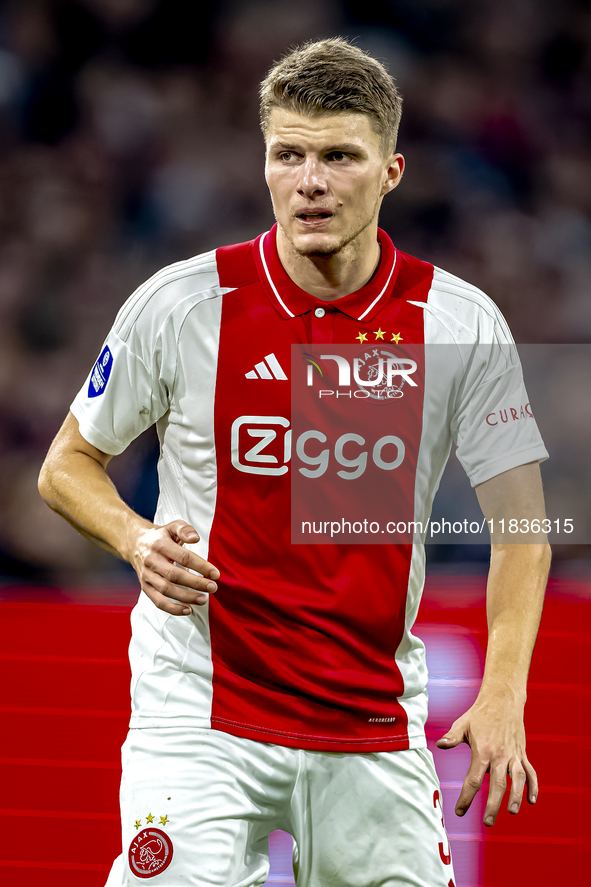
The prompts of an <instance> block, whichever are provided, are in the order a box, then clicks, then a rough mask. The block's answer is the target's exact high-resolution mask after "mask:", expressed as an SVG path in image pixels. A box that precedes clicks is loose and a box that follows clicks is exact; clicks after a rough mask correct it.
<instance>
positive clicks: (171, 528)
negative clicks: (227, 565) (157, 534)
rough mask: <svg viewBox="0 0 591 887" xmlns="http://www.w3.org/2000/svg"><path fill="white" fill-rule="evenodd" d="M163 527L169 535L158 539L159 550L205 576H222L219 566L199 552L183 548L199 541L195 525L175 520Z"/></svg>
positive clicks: (216, 577)
mask: <svg viewBox="0 0 591 887" xmlns="http://www.w3.org/2000/svg"><path fill="white" fill-rule="evenodd" d="M161 529H163V530H166V533H167V535H165V536H163V537H162V538H161V539H160V540H157V541H156V543H155V545H156V548H157V550H161V551H162V553H163V554H164V555H165V556H166V557H168V558H170V560H173V561H176V562H177V563H179V564H181V565H182V566H184V567H186V568H187V569H188V570H195V571H197V572H198V573H201V574H202V575H204V576H208V577H209V578H210V579H214V580H215V579H219V578H220V571H219V570H218V569H217V567H215V566H214V565H213V564H210V563H209V561H206V560H204V559H203V558H202V557H200V556H199V555H198V554H195V552H193V551H189V550H187V549H186V548H183V546H184V544H185V543H187V544H194V543H196V542H199V540H200V536H199V533H198V532H197V530H196V529H195V527H192V526H191V525H190V524H188V523H187V522H186V521H183V520H175V521H171V522H170V523H169V524H166V525H165V526H164V527H162V528H161ZM169 539H170V540H171V542H172V547H171V546H170V545H169V544H168V541H169Z"/></svg>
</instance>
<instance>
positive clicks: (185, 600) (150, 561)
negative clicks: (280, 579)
mask: <svg viewBox="0 0 591 887" xmlns="http://www.w3.org/2000/svg"><path fill="white" fill-rule="evenodd" d="M110 460H111V456H109V455H108V454H107V453H103V452H102V451H101V450H97V448H96V447H93V446H92V444H90V443H88V441H87V440H85V439H84V438H83V437H82V435H81V434H80V431H79V429H78V422H77V420H76V418H75V417H74V416H73V415H72V414H71V413H69V414H68V417H67V418H66V421H65V422H64V424H63V425H62V427H61V429H60V431H59V432H58V434H57V436H56V438H55V440H54V442H53V444H52V445H51V448H50V450H49V453H48V454H47V458H46V459H45V462H44V463H43V467H42V469H41V474H40V475H39V492H40V493H41V495H42V497H43V498H44V499H45V501H46V502H47V504H48V505H49V507H50V508H52V509H53V510H54V511H56V512H57V513H58V514H61V515H62V517H64V518H65V519H66V520H67V521H69V522H70V523H71V524H72V526H73V527H75V528H76V529H77V530H78V532H80V533H82V534H83V535H84V536H86V537H87V538H88V539H91V540H92V541H93V542H96V543H97V544H98V545H100V546H101V547H102V548H106V549H107V551H110V552H111V553H112V554H115V555H117V557H120V558H122V559H123V560H126V561H129V563H130V564H131V565H132V566H133V567H134V569H135V571H136V573H137V574H138V578H139V580H140V584H141V587H142V590H143V591H144V592H145V593H146V594H147V595H148V597H149V598H150V599H151V600H152V602H153V603H154V604H155V605H156V606H157V607H159V608H160V609H162V610H165V611H166V612H167V613H172V614H173V615H177V616H178V615H183V614H186V615H188V614H189V613H191V609H190V607H189V606H188V605H190V604H204V603H205V602H206V601H207V600H208V594H209V593H213V592H215V591H216V590H217V586H216V584H215V581H212V580H216V579H218V578H219V572H218V570H217V569H216V568H215V567H214V566H213V565H212V564H210V563H208V562H207V561H204V560H203V558H200V557H199V556H198V555H196V554H194V553H193V552H191V551H189V550H188V549H186V548H184V547H183V546H184V544H185V543H195V542H198V541H199V535H198V533H197V531H196V530H195V528H194V527H191V526H190V525H189V524H187V522H186V521H184V520H176V521H173V522H172V523H170V524H166V526H164V527H157V526H155V524H153V523H152V522H151V521H148V520H145V519H144V518H142V517H140V516H139V515H138V514H136V513H135V512H134V511H132V510H131V508H129V507H128V506H127V505H126V504H125V502H124V501H123V500H122V499H121V497H120V496H119V494H118V492H117V490H116V488H115V486H114V484H113V482H112V481H111V479H110V477H109V476H108V474H107V472H106V468H107V465H108V464H109V462H110ZM190 571H195V572H197V573H201V574H202V575H201V576H197V575H195V572H190ZM171 597H172V598H174V599H175V600H170V598H171ZM175 601H179V602H180V603H176V602H175Z"/></svg>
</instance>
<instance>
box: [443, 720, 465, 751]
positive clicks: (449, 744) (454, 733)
mask: <svg viewBox="0 0 591 887" xmlns="http://www.w3.org/2000/svg"><path fill="white" fill-rule="evenodd" d="M463 741H464V731H463V730H461V729H458V728H456V726H455V724H454V725H453V726H452V727H451V729H450V730H448V731H447V733H446V734H445V736H442V737H441V739H438V740H437V742H436V745H437V748H455V747H456V746H457V745H460V743H461V742H463Z"/></svg>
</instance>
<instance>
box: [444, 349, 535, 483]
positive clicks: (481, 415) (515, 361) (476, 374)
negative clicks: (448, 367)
mask: <svg viewBox="0 0 591 887" xmlns="http://www.w3.org/2000/svg"><path fill="white" fill-rule="evenodd" d="M462 350H464V351H465V363H466V366H465V374H464V379H463V383H462V385H461V386H460V390H459V392H458V398H457V402H456V410H455V414H454V417H453V420H452V434H453V438H454V441H455V443H456V444H457V453H456V455H457V457H458V459H459V460H460V462H461V464H462V466H463V467H464V470H465V471H466V474H467V475H468V477H469V478H470V483H471V484H472V486H476V485H477V484H480V483H483V482H484V481H486V480H490V478H492V477H496V475H498V474H502V473H503V472H504V471H509V469H511V468H516V467H517V466H518V465H525V464H526V463H527V462H536V461H537V462H541V461H543V460H545V459H547V458H548V452H547V450H546V448H545V446H544V443H543V441H542V438H541V435H540V432H539V430H538V426H537V424H536V420H535V418H534V416H533V411H532V408H531V404H530V402H529V398H528V396H527V391H526V388H525V384H524V380H523V373H522V368H521V363H520V360H519V355H518V353H517V348H516V346H515V345H514V344H513V343H512V342H508V343H506V344H504V343H495V344H494V345H477V346H476V347H473V348H469V347H468V346H462Z"/></svg>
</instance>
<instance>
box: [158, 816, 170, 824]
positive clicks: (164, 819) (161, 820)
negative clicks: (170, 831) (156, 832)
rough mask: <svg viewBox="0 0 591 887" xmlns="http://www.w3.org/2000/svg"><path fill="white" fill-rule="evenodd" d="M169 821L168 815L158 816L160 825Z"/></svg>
mask: <svg viewBox="0 0 591 887" xmlns="http://www.w3.org/2000/svg"><path fill="white" fill-rule="evenodd" d="M167 822H169V819H168V815H166V816H161V817H160V825H166V823H167Z"/></svg>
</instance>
